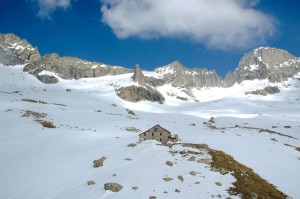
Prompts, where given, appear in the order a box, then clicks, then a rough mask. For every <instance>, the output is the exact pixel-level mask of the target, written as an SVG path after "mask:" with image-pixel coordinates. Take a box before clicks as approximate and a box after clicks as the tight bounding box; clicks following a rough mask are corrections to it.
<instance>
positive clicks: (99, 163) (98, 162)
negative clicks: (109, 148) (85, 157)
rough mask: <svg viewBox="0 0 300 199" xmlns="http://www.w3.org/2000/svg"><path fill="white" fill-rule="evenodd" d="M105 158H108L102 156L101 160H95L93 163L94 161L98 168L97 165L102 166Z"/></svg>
mask: <svg viewBox="0 0 300 199" xmlns="http://www.w3.org/2000/svg"><path fill="white" fill-rule="evenodd" d="M104 160H106V157H104V156H103V157H102V158H100V159H99V160H94V161H93V163H94V167H95V168H97V167H102V166H103V162H104Z"/></svg>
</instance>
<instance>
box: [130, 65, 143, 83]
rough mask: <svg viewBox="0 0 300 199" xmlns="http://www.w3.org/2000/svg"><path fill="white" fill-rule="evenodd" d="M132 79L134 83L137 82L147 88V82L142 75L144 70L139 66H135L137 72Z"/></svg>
mask: <svg viewBox="0 0 300 199" xmlns="http://www.w3.org/2000/svg"><path fill="white" fill-rule="evenodd" d="M132 79H133V81H134V82H137V83H138V84H140V85H142V86H145V85H146V81H145V76H144V74H143V73H142V70H141V69H140V66H139V65H138V64H136V65H135V71H134V74H133V76H132Z"/></svg>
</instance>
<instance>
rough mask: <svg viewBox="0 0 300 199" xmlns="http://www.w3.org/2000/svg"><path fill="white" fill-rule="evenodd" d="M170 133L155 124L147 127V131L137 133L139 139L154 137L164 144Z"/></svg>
mask: <svg viewBox="0 0 300 199" xmlns="http://www.w3.org/2000/svg"><path fill="white" fill-rule="evenodd" d="M170 135H171V134H170V132H168V131H167V130H165V129H164V128H162V127H160V126H158V125H157V126H154V127H152V128H151V129H149V130H148V131H145V132H144V133H141V134H140V135H139V137H140V138H139V139H140V141H143V140H152V139H154V140H157V141H159V142H161V143H163V144H166V143H167V142H168V137H169V136H170Z"/></svg>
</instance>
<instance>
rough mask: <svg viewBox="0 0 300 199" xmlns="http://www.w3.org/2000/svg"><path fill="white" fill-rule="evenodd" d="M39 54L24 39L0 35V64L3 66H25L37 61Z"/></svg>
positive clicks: (11, 35) (12, 35) (10, 35)
mask: <svg viewBox="0 0 300 199" xmlns="http://www.w3.org/2000/svg"><path fill="white" fill-rule="evenodd" d="M39 57H40V53H39V51H38V49H37V48H34V47H32V45H31V44H30V43H28V42H27V40H25V39H20V38H19V37H17V36H16V35H14V34H0V63H2V64H4V65H17V64H26V63H29V62H31V61H34V60H37V59H38V58H39Z"/></svg>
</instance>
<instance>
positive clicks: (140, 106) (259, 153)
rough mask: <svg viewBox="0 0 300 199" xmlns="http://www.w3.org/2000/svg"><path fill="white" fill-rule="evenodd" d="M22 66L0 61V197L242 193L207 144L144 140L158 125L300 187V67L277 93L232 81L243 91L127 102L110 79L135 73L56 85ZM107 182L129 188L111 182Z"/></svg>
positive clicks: (288, 186)
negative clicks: (216, 165) (215, 164)
mask: <svg viewBox="0 0 300 199" xmlns="http://www.w3.org/2000/svg"><path fill="white" fill-rule="evenodd" d="M23 67H24V65H23V66H10V67H7V66H3V65H0V76H1V78H0V88H1V89H0V98H1V106H0V122H1V124H2V126H1V129H2V130H1V132H0V150H1V151H2V152H1V153H0V159H1V162H2V164H1V169H0V174H1V179H0V186H1V187H2V191H1V192H0V198H10V199H14V198H54V199H59V198H74V199H77V198H90V199H92V198H103V199H106V198H150V197H151V196H155V197H157V198H199V197H201V198H202V197H203V198H212V197H214V198H220V197H221V198H228V197H231V198H241V197H242V196H241V195H230V194H229V193H228V189H229V188H230V187H232V186H233V184H232V183H233V182H235V181H236V179H235V177H234V176H232V175H231V173H228V174H224V175H222V174H221V173H220V172H215V171H212V168H211V165H210V164H209V163H205V162H209V161H211V158H212V157H211V155H210V154H208V153H207V149H206V148H205V147H203V148H200V149H201V150H199V149H197V148H193V147H191V146H184V145H183V146H182V145H175V146H173V147H172V148H169V147H166V146H161V145H158V144H159V143H157V142H156V141H148V142H141V143H138V134H139V133H140V132H143V131H145V130H147V129H149V128H150V127H152V126H154V125H156V124H160V125H161V126H162V127H164V128H166V129H168V130H169V131H170V132H172V133H173V134H178V136H179V139H180V142H181V143H194V144H197V145H201V144H202V145H201V146H204V145H208V146H209V147H210V148H212V149H215V150H218V151H224V152H225V153H227V154H229V155H231V156H233V157H234V159H235V160H236V161H238V162H240V163H242V164H244V165H246V166H248V167H250V168H251V169H253V171H254V172H255V173H257V174H258V175H259V176H261V177H262V178H264V179H266V180H267V181H268V182H269V183H271V184H273V185H274V186H276V187H277V189H278V190H280V191H282V192H283V193H284V194H286V195H288V196H290V197H291V198H295V199H296V198H297V197H298V196H299V194H300V193H299V189H298V182H299V180H300V174H299V172H297V171H298V168H299V167H300V161H299V158H300V155H299V151H297V150H296V149H297V148H296V147H298V149H299V146H300V142H299V140H300V136H299V131H298V130H299V128H300V123H299V111H300V107H299V99H300V94H299V92H298V91H299V86H300V81H299V78H300V76H296V77H295V78H294V79H289V80H288V82H286V87H282V91H281V92H280V93H277V94H274V95H272V96H266V97H265V96H256V95H248V96H245V95H243V94H242V92H241V91H240V88H241V87H242V86H244V87H246V86H248V87H249V89H250V88H253V86H255V85H257V84H258V82H260V81H258V80H257V82H255V81H244V82H243V83H242V84H244V85H236V86H240V87H230V88H225V89H232V90H230V91H231V92H233V93H234V95H229V94H228V95H226V97H223V98H220V99H218V100H214V101H207V102H199V103H194V102H187V101H177V103H176V104H170V101H167V103H165V104H158V103H150V102H147V101H140V102H137V103H130V102H126V101H124V100H121V99H120V98H118V97H117V95H116V93H115V90H114V87H109V86H108V85H111V84H114V85H115V86H122V85H126V84H131V81H132V79H131V77H132V74H123V75H118V76H102V77H98V78H82V79H79V80H64V79H61V78H60V77H58V78H60V79H59V82H58V83H57V84H54V85H53V84H43V83H41V82H40V81H38V80H37V79H36V78H35V77H34V76H32V75H30V74H28V73H25V72H23ZM145 75H148V74H146V73H145ZM264 81H266V80H264ZM261 83H263V82H261ZM247 84H248V85H247ZM67 89H68V91H67ZM220 89H221V88H220ZM223 89H224V88H223ZM209 92H210V91H209V90H207V93H209ZM214 92H215V91H214ZM214 92H213V93H214ZM224 93H229V90H227V91H226V92H224ZM175 105H176V106H175ZM129 110H130V111H131V112H130V111H129ZM129 113H131V114H129ZM132 113H134V114H132ZM41 120H42V121H47V122H50V123H52V124H53V125H54V126H56V128H46V127H44V126H43V125H42V124H41V123H40V122H41ZM133 127H134V128H133ZM132 130H134V131H132ZM103 156H104V157H106V160H105V161H104V164H103V166H102V167H99V168H94V167H93V160H96V159H99V158H101V157H103ZM198 160H199V162H198ZM167 161H170V162H172V163H173V166H169V165H168V164H166V162H167ZM231 163H232V162H231ZM242 174H243V175H246V176H247V175H249V174H247V171H246V172H245V170H244V171H243V172H242ZM179 176H181V177H179ZM88 181H94V182H95V183H96V184H94V185H88V184H87V182H88ZM107 182H116V183H119V184H121V185H122V186H123V189H122V190H121V191H119V192H111V191H108V190H105V189H104V184H105V183H107ZM28 190H30V191H28ZM250 191H251V192H250V193H249V192H248V194H249V195H251V193H252V195H255V194H254V193H256V194H258V197H259V196H260V194H261V193H260V192H258V191H257V190H250ZM249 195H245V196H243V197H245V198H246V197H247V196H249ZM269 198H272V197H271V196H270V197H269Z"/></svg>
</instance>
